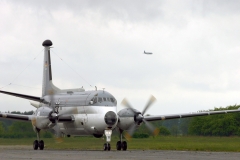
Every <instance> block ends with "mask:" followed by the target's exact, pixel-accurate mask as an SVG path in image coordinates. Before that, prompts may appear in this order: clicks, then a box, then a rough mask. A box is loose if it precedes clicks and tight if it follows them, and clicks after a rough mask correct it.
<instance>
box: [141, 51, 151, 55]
mask: <svg viewBox="0 0 240 160" xmlns="http://www.w3.org/2000/svg"><path fill="white" fill-rule="evenodd" d="M143 53H144V54H152V52H145V51H144V52H143Z"/></svg>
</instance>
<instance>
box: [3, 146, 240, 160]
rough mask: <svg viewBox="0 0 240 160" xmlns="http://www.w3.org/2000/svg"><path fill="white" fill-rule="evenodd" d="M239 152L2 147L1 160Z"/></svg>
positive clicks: (181, 157) (121, 159)
mask: <svg viewBox="0 0 240 160" xmlns="http://www.w3.org/2000/svg"><path fill="white" fill-rule="evenodd" d="M239 158H240V153H238V152H195V151H163V150H131V151H115V150H113V151H91V150H84V151H78V150H48V149H46V150H42V151H40V150H36V151H34V150H33V149H32V148H31V146H0V159H1V160H20V159H24V160H25V159H34V160H40V159H41V160H49V159H51V160H59V159H61V160H65V159H66V160H72V159H73V160H75V159H78V160H79V159H89V160H91V159H101V160H103V159H108V160H109V159H114V160H133V159H137V160H148V159H158V160H159V159H168V160H188V159H189V160H192V159H194V160H199V159H204V160H205V159H216V160H226V159H231V160H235V159H236V160H239Z"/></svg>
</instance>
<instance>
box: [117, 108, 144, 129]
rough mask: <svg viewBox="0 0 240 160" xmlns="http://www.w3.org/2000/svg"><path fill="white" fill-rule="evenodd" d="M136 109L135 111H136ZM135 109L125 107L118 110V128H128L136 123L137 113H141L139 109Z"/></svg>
mask: <svg viewBox="0 0 240 160" xmlns="http://www.w3.org/2000/svg"><path fill="white" fill-rule="evenodd" d="M134 111H135V112H134ZM134 111H133V110H132V109H130V108H124V109H122V110H120V111H119V112H118V118H119V121H118V124H117V126H118V128H120V129H122V130H128V129H129V128H130V127H131V125H133V124H134V123H136V121H135V120H136V119H135V118H136V113H137V114H138V113H141V112H139V111H137V110H135V109H134Z"/></svg>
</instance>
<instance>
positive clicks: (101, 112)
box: [0, 40, 240, 151]
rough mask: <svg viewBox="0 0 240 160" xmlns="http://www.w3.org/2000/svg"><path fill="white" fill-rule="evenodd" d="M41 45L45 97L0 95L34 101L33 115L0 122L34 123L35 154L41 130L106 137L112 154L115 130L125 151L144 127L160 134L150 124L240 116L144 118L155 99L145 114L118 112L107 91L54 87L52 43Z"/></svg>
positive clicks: (39, 146) (119, 147)
mask: <svg viewBox="0 0 240 160" xmlns="http://www.w3.org/2000/svg"><path fill="white" fill-rule="evenodd" d="M42 45H43V47H44V61H43V83H42V84H43V85H42V95H41V96H40V97H36V96H32V95H25V94H19V93H13V92H8V91H2V90H0V93H3V94H8V95H11V96H16V97H20V98H24V99H28V100H31V101H35V102H31V105H33V106H34V107H36V111H35V112H34V113H33V115H19V114H10V113H0V118H4V119H13V120H21V121H31V123H32V126H33V130H34V131H35V132H36V133H37V139H36V140H35V141H34V142H33V149H34V150H37V149H40V150H43V149H44V141H43V140H40V136H39V135H40V134H39V133H40V131H41V130H48V129H53V130H55V133H56V136H57V137H61V136H62V135H67V136H68V137H69V136H83V135H93V136H94V137H96V138H101V137H103V136H106V143H104V145H103V149H104V150H105V151H106V150H108V151H109V150H111V145H110V142H111V135H112V131H113V130H114V129H116V130H118V131H119V133H120V136H119V137H120V138H119V141H118V142H117V144H116V149H117V150H123V151H125V150H127V148H128V147H127V141H126V140H124V137H125V138H126V137H128V136H132V135H133V133H134V130H135V129H136V128H137V127H139V126H140V125H141V124H142V123H145V125H146V127H147V128H148V129H149V130H150V131H151V132H152V133H153V134H154V135H157V134H158V130H157V129H156V128H155V127H154V126H153V125H152V124H151V123H149V122H150V121H158V120H167V119H177V118H185V117H195V116H205V115H214V114H224V113H235V112H240V110H239V109H238V110H225V111H211V112H200V113H186V114H173V115H155V116H145V113H146V112H147V110H148V109H149V107H150V106H151V105H152V104H153V103H154V101H155V100H156V99H155V98H154V97H153V96H151V97H150V99H149V101H148V103H147V104H146V106H145V107H144V109H143V111H142V112H140V111H138V110H136V109H134V108H133V107H132V106H131V105H130V104H129V102H128V101H127V100H126V99H124V100H123V101H122V104H123V105H125V107H126V108H124V109H122V110H120V111H119V112H117V101H116V99H115V97H114V96H113V95H112V94H111V93H109V92H107V91H105V90H97V88H96V90H92V91H86V90H84V89H83V88H78V89H59V88H58V87H56V86H55V85H54V84H53V77H52V69H51V56H50V50H51V46H52V42H51V41H50V40H45V41H44V42H43V43H42ZM36 102H37V103H36ZM124 131H127V132H128V134H126V135H125V136H123V132H124ZM127 135H128V136H127Z"/></svg>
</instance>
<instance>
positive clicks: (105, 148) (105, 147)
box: [103, 143, 107, 151]
mask: <svg viewBox="0 0 240 160" xmlns="http://www.w3.org/2000/svg"><path fill="white" fill-rule="evenodd" d="M103 150H104V151H106V150H107V143H104V145H103Z"/></svg>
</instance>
